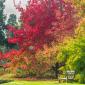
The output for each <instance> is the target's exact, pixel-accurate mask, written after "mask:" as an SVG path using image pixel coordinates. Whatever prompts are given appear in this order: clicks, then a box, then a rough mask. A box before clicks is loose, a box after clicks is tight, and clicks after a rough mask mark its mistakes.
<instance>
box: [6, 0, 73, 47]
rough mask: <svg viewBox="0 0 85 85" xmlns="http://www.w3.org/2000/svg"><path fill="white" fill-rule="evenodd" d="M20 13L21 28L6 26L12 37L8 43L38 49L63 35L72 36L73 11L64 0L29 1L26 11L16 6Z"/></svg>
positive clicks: (70, 5) (58, 39)
mask: <svg viewBox="0 0 85 85" xmlns="http://www.w3.org/2000/svg"><path fill="white" fill-rule="evenodd" d="M16 8H17V9H18V10H19V11H20V12H21V16H20V20H21V21H22V28H21V29H16V28H15V27H12V26H8V30H9V31H11V32H13V34H14V37H13V38H8V42H9V43H18V45H19V46H20V47H21V48H27V49H28V48H29V47H30V46H32V47H33V49H40V48H42V47H43V45H45V44H47V45H50V44H51V43H52V42H54V41H60V40H62V39H63V37H64V36H65V35H68V34H73V32H74V26H75V18H74V16H75V10H74V8H73V6H72V4H71V3H70V2H65V1H64V0H29V4H28V6H26V9H24V8H20V7H19V6H16Z"/></svg>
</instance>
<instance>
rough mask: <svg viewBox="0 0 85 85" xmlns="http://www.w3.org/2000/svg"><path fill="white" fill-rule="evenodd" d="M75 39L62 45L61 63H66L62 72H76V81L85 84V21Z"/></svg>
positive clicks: (67, 40)
mask: <svg viewBox="0 0 85 85" xmlns="http://www.w3.org/2000/svg"><path fill="white" fill-rule="evenodd" d="M75 33H76V35H75V37H74V38H67V39H66V40H65V41H64V43H63V44H61V45H60V53H59V55H58V56H59V57H58V59H59V61H60V62H65V66H63V67H61V68H60V69H62V70H67V69H69V70H75V71H76V80H78V81H79V82H81V83H85V61H84V60H85V19H83V20H82V21H81V22H80V23H79V26H78V28H77V29H76V32H75Z"/></svg>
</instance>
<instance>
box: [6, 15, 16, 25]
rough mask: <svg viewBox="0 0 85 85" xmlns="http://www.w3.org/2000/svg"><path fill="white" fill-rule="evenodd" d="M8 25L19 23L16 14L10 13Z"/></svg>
mask: <svg viewBox="0 0 85 85" xmlns="http://www.w3.org/2000/svg"><path fill="white" fill-rule="evenodd" d="M7 24H8V25H12V26H16V25H17V17H16V15H15V14H10V16H9V19H8V21H7Z"/></svg>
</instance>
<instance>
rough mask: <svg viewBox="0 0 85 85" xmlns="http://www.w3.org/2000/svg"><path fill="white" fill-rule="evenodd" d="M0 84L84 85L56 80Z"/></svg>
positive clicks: (5, 84)
mask: <svg viewBox="0 0 85 85" xmlns="http://www.w3.org/2000/svg"><path fill="white" fill-rule="evenodd" d="M0 85H84V84H77V83H58V82H56V81H12V82H9V83H3V84H0Z"/></svg>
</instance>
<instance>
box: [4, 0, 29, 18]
mask: <svg viewBox="0 0 85 85" xmlns="http://www.w3.org/2000/svg"><path fill="white" fill-rule="evenodd" d="M27 1H28V0H21V6H23V7H25V5H26V4H27ZM15 2H16V5H17V4H18V3H19V2H20V0H15ZM4 14H6V15H7V17H8V16H9V15H10V14H16V15H17V18H19V12H18V10H16V8H15V7H14V4H13V0H6V1H5V10H4Z"/></svg>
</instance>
